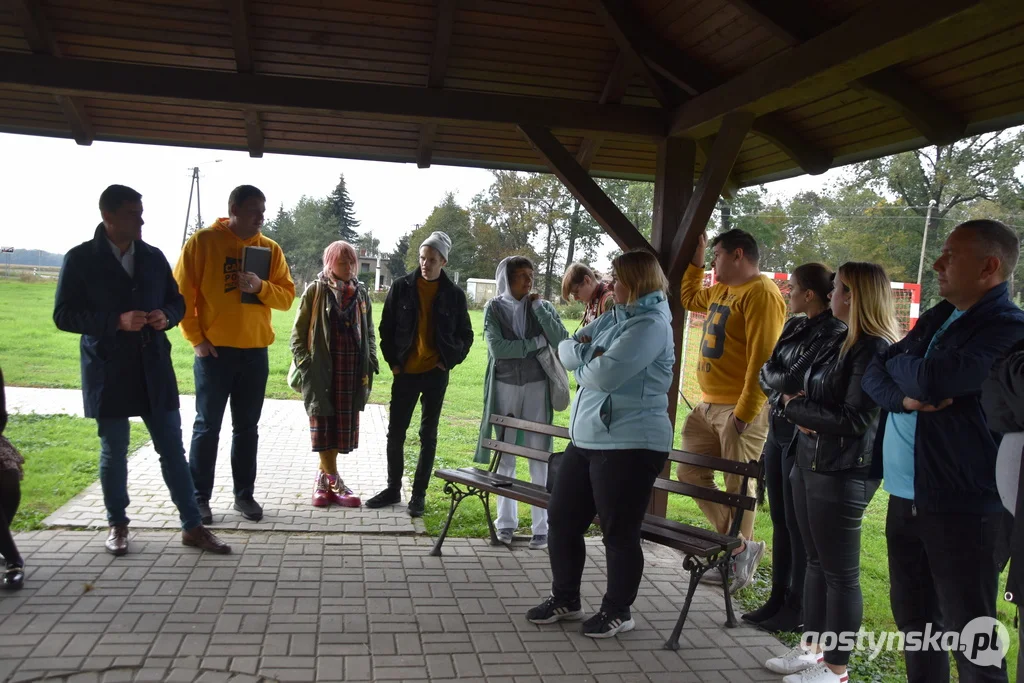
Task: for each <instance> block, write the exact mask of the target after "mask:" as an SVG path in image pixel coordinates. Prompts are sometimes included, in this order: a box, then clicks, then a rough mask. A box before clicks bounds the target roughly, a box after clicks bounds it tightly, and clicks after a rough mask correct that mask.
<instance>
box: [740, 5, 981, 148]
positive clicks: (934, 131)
mask: <svg viewBox="0 0 1024 683" xmlns="http://www.w3.org/2000/svg"><path fill="white" fill-rule="evenodd" d="M728 2H729V3H730V4H731V5H733V6H734V7H735V8H736V9H738V10H739V11H741V12H743V13H744V14H746V15H747V16H748V17H750V18H751V19H752V20H754V21H755V22H757V23H758V24H760V25H761V26H763V27H764V28H766V29H768V30H769V31H771V33H772V34H773V35H775V36H776V37H777V38H779V39H780V40H782V41H783V42H785V43H786V44H787V45H790V46H793V45H798V44H800V43H802V42H804V41H806V40H810V39H811V38H813V37H814V36H816V35H818V34H819V33H824V32H825V31H827V30H828V29H829V28H830V27H829V26H828V25H826V24H825V23H824V22H822V21H820V20H817V19H815V17H814V16H813V8H812V7H807V8H800V9H795V8H794V7H793V6H792V5H788V4H783V3H778V2H772V1H771V0H728ZM850 87H851V88H853V89H854V90H857V91H858V92H861V93H863V94H865V95H867V96H868V97H871V98H874V99H876V100H878V101H879V102H882V103H883V104H885V105H886V106H888V107H889V108H891V109H894V110H895V111H898V112H899V113H900V114H901V115H902V116H903V118H905V119H906V120H907V121H908V122H909V123H910V125H912V126H914V128H916V129H917V130H918V131H919V132H920V133H921V134H922V135H923V136H924V137H925V138H927V139H928V141H929V142H931V143H932V144H936V145H941V144H948V143H950V142H954V141H956V140H959V139H960V138H961V137H963V135H964V132H965V131H966V129H967V122H966V121H964V120H963V119H961V118H960V117H959V116H957V115H956V113H954V112H953V111H951V110H950V109H949V108H948V107H946V106H944V105H943V104H942V103H940V102H939V101H938V100H936V99H935V98H934V97H932V96H931V95H929V94H927V93H926V92H924V90H922V89H921V88H920V87H918V86H917V85H916V84H915V83H914V82H913V81H911V80H910V79H909V78H907V77H906V76H904V75H903V74H902V73H901V72H900V70H899V69H898V68H897V67H889V68H887V69H883V70H881V71H878V72H875V73H873V74H869V75H867V76H863V77H861V78H858V79H856V80H854V81H852V82H851V83H850ZM754 129H755V132H758V131H757V129H758V125H757V124H756V123H755V124H754ZM765 137H769V136H767V135H766V136H765ZM769 139H771V138H770V137H769ZM773 142H774V140H773ZM776 144H778V143H776ZM780 147H781V145H780Z"/></svg>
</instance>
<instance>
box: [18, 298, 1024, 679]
mask: <svg viewBox="0 0 1024 683" xmlns="http://www.w3.org/2000/svg"><path fill="white" fill-rule="evenodd" d="M54 289H55V285H54V283H52V282H49V283H38V284H36V283H22V282H12V281H3V280H0V367H2V368H3V369H4V375H5V378H6V379H7V382H8V383H9V384H12V385H22V386H46V387H68V388H74V387H79V386H80V384H79V381H80V380H79V369H78V349H77V337H76V336H75V335H71V334H65V333H62V332H59V331H58V330H57V329H56V328H55V327H54V325H53V321H52V319H51V313H52V306H53V293H54ZM380 308H381V306H380V304H377V305H375V307H374V313H375V316H376V320H375V322H379V316H380ZM470 317H471V319H472V322H473V329H474V330H476V331H477V336H476V341H475V343H474V345H473V349H472V351H471V353H470V355H469V357H468V358H467V359H466V362H465V363H463V364H462V365H460V366H459V367H457V368H455V369H454V370H453V371H452V374H451V379H450V383H449V388H448V393H447V398H446V401H445V406H444V411H443V413H442V420H441V427H440V434H439V444H440V445H439V447H438V452H437V458H436V462H435V467H437V468H442V467H464V466H466V465H470V464H472V460H473V453H474V450H475V448H476V443H477V438H478V435H479V427H480V419H481V417H482V411H483V407H482V402H483V381H482V378H483V374H484V370H485V368H486V365H487V350H486V346H485V345H484V342H483V339H482V335H481V332H482V330H483V315H482V313H481V312H479V311H471V312H470ZM293 320H294V313H293V312H281V311H274V315H273V321H274V329H275V331H276V334H277V341H276V342H275V343H274V345H273V346H271V348H270V375H271V376H270V383H269V385H268V390H267V395H268V396H269V397H272V398H297V397H298V395H297V394H296V393H295V392H293V391H292V390H291V389H289V388H288V386H287V383H286V375H287V371H288V364H289V362H290V354H289V350H288V338H289V336H290V329H291V325H292V321H293ZM565 323H566V326H567V328H568V329H569V331H570V332H572V331H574V330H575V329H576V327H577V325H578V322H577V321H570V320H566V321H565ZM170 339H171V343H172V345H173V347H174V348H173V356H174V364H175V371H176V372H177V375H178V381H179V384H180V388H181V391H182V393H192V392H193V390H194V389H193V382H192V355H193V354H192V350H191V348H190V347H189V346H188V344H187V343H186V342H185V341H184V339H183V338H182V337H181V333H180V332H179V331H178V330H172V331H171V332H170ZM381 367H382V368H383V367H385V365H384V362H383V360H381ZM573 389H575V383H573ZM390 391H391V373H390V372H387V371H385V372H383V373H382V374H380V375H377V376H376V378H375V379H374V390H373V395H372V397H371V402H373V403H382V404H387V403H388V400H389V397H390ZM680 403H681V408H680V411H679V416H678V420H677V424H679V425H681V424H682V418H683V417H684V416H685V413H686V405H685V403H683V402H680ZM568 418H569V413H568V411H565V412H562V413H558V414H556V416H555V422H556V423H557V424H561V425H566V424H567V423H568ZM22 419H23V418H18V420H19V421H20V420H22ZM46 419H48V420H49V419H58V418H46ZM418 421H419V409H418V408H417V412H416V415H414V417H413V423H412V424H413V426H412V427H411V428H410V430H409V435H408V439H407V441H406V450H405V452H406V464H407V472H410V473H411V471H412V469H413V468H414V467H415V466H416V458H417V456H418V448H419V437H418V436H417V425H418ZM72 423H74V421H73V420H71V421H69V422H67V423H66V424H67V425H71V424H72ZM55 424H60V423H55ZM91 424H92V423H88V422H87V423H85V425H88V426H85V427H82V428H83V429H84V430H85V431H84V432H83V433H82V438H83V439H84V438H86V437H88V438H90V439H93V441H92V442H90V445H88V446H84V445H83V446H82V447H81V448H80V449H78V450H80V451H81V452H83V453H87V454H88V455H87V456H83V458H85V460H88V461H89V462H91V463H93V464H94V463H95V460H96V453H97V446H96V445H95V434H94V430H93V428H92V426H91ZM68 429H72V427H70V426H68ZM75 429H78V427H75ZM133 429H134V425H133ZM39 431H43V430H39ZM26 436H30V435H26ZM135 437H136V432H135V431H133V440H134V438H135ZM11 440H12V441H14V442H15V443H18V440H17V439H16V438H15V436H13V435H12V436H11ZM47 440H52V439H51V438H50V437H49V436H48V437H47ZM133 443H134V441H133ZM556 443H557V442H556ZM678 445H679V436H678V430H677V437H676V446H677V447H678ZM19 446H21V447H22V448H23V449H24V452H26V455H32V456H33V457H34V452H35V447H34V446H33V447H29V446H26V445H25V444H19ZM133 447H134V446H133ZM87 465H88V463H86V462H85V461H84V460H83V464H81V465H76V467H83V468H84V467H86V466H87ZM342 468H344V461H342ZM342 472H344V469H343V470H342ZM83 476H84V475H83ZM518 476H519V477H520V478H522V479H528V478H529V469H528V467H527V464H526V463H525V462H523V461H522V459H521V461H520V463H519V470H518ZM94 478H95V468H94V469H93V470H92V474H91V475H89V476H84V478H83V479H82V480H81V483H79V484H78V488H76V489H75V490H74V491H72V493H71V495H73V494H74V493H75V492H77V491H78V490H79V489H80V488H81V487H82V486H84V485H85V484H87V483H88V482H89V481H91V480H92V479H94ZM57 479H58V480H59V479H60V477H59V476H58V477H57ZM51 485H52V484H51ZM45 486H46V485H44V489H43V490H40V491H38V492H37V493H33V494H32V496H31V497H32V498H35V497H51V498H52V497H54V496H53V494H52V493H50V492H49V491H48V490H46V489H45ZM69 488H70V487H69ZM886 500H887V496H886V494H885V493H884V492H883V491H881V490H880V491H879V492H878V493H877V494H876V495H875V498H874V500H873V501H872V503H871V505H870V506H869V508H868V511H867V515H866V518H865V521H864V533H863V550H862V553H861V567H862V585H863V590H864V625H863V628H864V629H865V630H868V631H892V630H895V626H894V624H893V619H892V612H891V610H890V609H889V594H888V591H889V580H888V576H889V572H888V563H887V553H886V546H885V509H886ZM62 502H63V501H62ZM32 504H33V505H35V502H33V503H32ZM58 505H59V503H58ZM54 507H56V506H54ZM51 509H52V508H51ZM447 511H448V501H447V499H446V497H445V496H444V493H443V491H442V483H441V482H440V480H437V479H435V480H434V481H432V482H431V486H430V489H429V490H428V493H427V513H426V515H425V517H424V520H425V522H426V525H427V529H428V531H429V532H430V533H432V534H436V533H438V532H439V530H440V528H441V525H442V524H443V523H444V519H445V516H446V515H447ZM492 512H495V511H492ZM668 514H669V516H670V517H671V518H673V519H677V520H681V521H686V522H688V523H691V524H698V525H702V526H706V522H705V520H704V516H703V515H702V514H701V512H700V510H699V509H698V508H697V506H696V504H695V503H693V501H691V500H689V499H684V498H681V497H679V496H671V497H670V501H669V512H668ZM42 517H45V514H43V515H42V516H40V517H38V519H42ZM519 519H520V528H521V529H522V530H523V533H529V527H530V511H529V507H527V506H520V518H519ZM755 528H756V529H757V534H756V535H757V537H758V538H759V540H764V541H767V542H768V545H769V550H768V553H767V554H766V557H765V560H764V562H762V565H761V568H760V570H759V571H758V575H757V580H756V581H755V582H754V584H753V585H752V586H750V587H748V588H746V589H744V590H743V591H741V592H740V594H739V603H740V604H741V605H742V606H743V609H744V610H747V609H752V608H755V607H757V606H759V604H760V603H761V602H762V601H763V600H764V599H766V597H767V590H768V585H767V584H768V581H769V577H770V566H771V536H770V533H771V520H770V518H769V515H768V510H767V509H766V508H762V509H761V510H759V511H758V514H757V523H756V526H755ZM449 534H450V535H453V536H471V537H483V536H485V535H486V521H485V517H484V513H483V510H482V508H481V506H480V504H479V503H478V502H477V501H476V500H466V501H464V502H463V504H462V506H461V507H460V508H459V512H458V514H457V515H456V518H455V520H454V522H453V523H452V527H451V529H450V531H449ZM685 580H686V579H685V578H684V577H683V576H682V575H680V583H681V584H682V583H683V582H684V581H685ZM1004 584H1005V575H1004V576H1003V577H1002V579H1001V583H1000V586H1002V585H1004ZM1000 617H1001V619H1002V621H1003V622H1004V623H1006V625H1007V627H1008V628H1009V629H1010V632H1011V641H1012V642H1011V651H1010V655H1009V657H1008V659H1009V662H1010V667H1011V678H1010V680H1015V677H1014V675H1013V671H1015V669H1016V650H1017V646H1016V637H1015V636H1016V631H1015V630H1014V629H1013V614H1012V612H1011V610H1010V609H1008V605H1007V604H1006V603H1003V601H1002V600H1000ZM794 642H795V641H794ZM852 667H853V668H852V672H853V676H852V678H851V681H899V680H905V675H904V674H903V673H902V671H903V665H902V657H901V656H900V655H899V653H892V652H889V653H885V652H883V653H882V654H881V656H880V657H879V658H878V659H876V660H875V661H874V662H871V663H868V662H866V661H865V658H864V657H861V656H858V655H855V657H854V660H853V664H852ZM954 675H955V674H954Z"/></svg>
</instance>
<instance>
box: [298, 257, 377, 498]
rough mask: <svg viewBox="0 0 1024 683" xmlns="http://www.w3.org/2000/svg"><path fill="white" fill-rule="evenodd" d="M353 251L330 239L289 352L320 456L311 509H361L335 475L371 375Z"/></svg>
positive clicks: (365, 300)
mask: <svg viewBox="0 0 1024 683" xmlns="http://www.w3.org/2000/svg"><path fill="white" fill-rule="evenodd" d="M357 263H358V258H357V257H356V250H355V249H354V248H353V247H352V245H351V244H349V243H348V242H342V241H338V242H333V243H331V244H330V245H329V246H328V247H327V249H325V250H324V269H323V271H321V272H320V273H319V274H318V275H317V277H316V279H315V280H314V281H313V282H312V283H310V284H309V286H307V287H306V291H305V292H303V294H302V299H301V301H300V303H299V312H298V313H297V314H296V316H295V326H294V327H293V329H292V339H291V348H292V356H293V357H294V359H295V368H296V371H297V373H298V375H299V379H300V383H301V391H302V399H303V402H304V403H305V404H306V413H307V414H308V415H309V431H310V438H311V441H312V446H313V451H314V452H316V453H319V454H320V468H319V469H318V470H317V475H316V483H315V485H314V488H313V505H315V506H316V507H327V506H329V505H331V504H332V503H333V504H335V505H341V506H343V507H359V505H360V504H361V502H360V500H359V498H358V497H357V496H356V495H355V494H354V493H353V492H352V489H350V488H349V487H348V486H346V485H345V482H344V481H343V480H342V478H341V475H340V474H339V473H338V454H339V453H351V452H352V451H354V450H355V449H357V448H358V447H359V413H360V412H362V410H363V408H364V407H365V406H366V401H367V399H368V398H369V396H370V390H371V389H372V387H373V376H374V375H375V374H376V373H377V371H378V369H377V338H376V336H375V335H374V330H373V311H372V308H371V305H370V297H369V295H368V294H367V292H366V288H365V287H364V286H363V284H362V283H361V282H359V280H358V279H356V264H357Z"/></svg>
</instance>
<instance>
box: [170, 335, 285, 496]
mask: <svg viewBox="0 0 1024 683" xmlns="http://www.w3.org/2000/svg"><path fill="white" fill-rule="evenodd" d="M192 372H193V374H194V375H195V380H196V421H195V425H193V427H192V448H191V449H190V450H189V454H188V463H189V468H190V469H191V470H192V481H193V482H194V483H195V487H196V497H197V498H205V499H206V500H209V499H210V497H211V496H212V495H213V473H214V470H215V469H216V467H217V446H218V444H219V442H220V426H221V423H222V422H223V420H224V410H225V408H227V406H228V401H229V400H230V402H231V475H232V478H233V479H234V493H235V498H238V499H247V498H252V495H253V490H254V489H255V487H256V449H257V447H258V445H259V429H258V428H259V423H260V414H261V413H262V412H263V397H264V395H265V394H266V391H267V376H268V375H269V373H270V370H269V366H268V360H267V349H265V348H262V349H236V348H231V347H227V346H218V347H217V357H216V358H214V357H213V356H212V355H210V356H206V357H205V358H199V357H198V356H197V357H196V359H195V364H194V365H193V366H192Z"/></svg>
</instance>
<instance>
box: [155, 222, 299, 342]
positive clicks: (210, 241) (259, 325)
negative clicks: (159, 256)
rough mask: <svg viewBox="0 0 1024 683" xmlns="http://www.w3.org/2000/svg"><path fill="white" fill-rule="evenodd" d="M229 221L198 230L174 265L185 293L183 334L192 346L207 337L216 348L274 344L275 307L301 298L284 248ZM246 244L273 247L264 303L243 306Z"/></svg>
mask: <svg viewBox="0 0 1024 683" xmlns="http://www.w3.org/2000/svg"><path fill="white" fill-rule="evenodd" d="M228 223H229V219H227V218H218V219H217V220H216V221H214V223H213V224H212V225H210V227H208V228H203V229H202V230H198V231H196V233H195V234H193V235H192V237H190V238H189V240H188V242H186V243H185V248H184V249H182V250H181V257H180V258H179V259H178V264H177V265H176V266H175V267H174V279H175V280H177V281H178V289H179V290H181V295H182V296H183V297H185V317H184V319H182V321H181V332H182V334H183V335H184V336H185V339H186V340H188V342H189V343H190V344H192V346H198V345H199V344H201V343H202V342H203V340H207V341H209V342H210V343H211V344H213V345H214V346H230V347H234V348H239V349H256V348H264V347H267V346H270V345H271V344H272V343H273V341H274V328H273V326H272V325H271V323H270V309H271V308H276V309H278V310H281V311H287V310H289V309H290V308H291V307H292V301H294V299H295V283H293V282H292V277H291V273H290V271H289V270H288V262H287V261H285V258H284V252H282V251H281V247H280V246H278V244H277V242H275V241H274V240H272V239H270V238H269V237H265V236H264V235H263V234H262V233H257V234H256V235H254V236H253V237H250V238H249V239H247V240H242V239H240V238H239V237H238V236H237V235H235V233H233V232H231V230H230V229H229V228H228ZM244 247H267V248H269V249H270V279H269V280H264V281H263V288H262V289H261V290H260V292H259V294H258V295H257V296H258V297H259V300H260V301H261V302H263V304H264V305H263V306H260V305H258V304H243V303H242V291H241V290H240V289H239V288H238V274H239V272H241V270H242V249H243V248H244Z"/></svg>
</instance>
